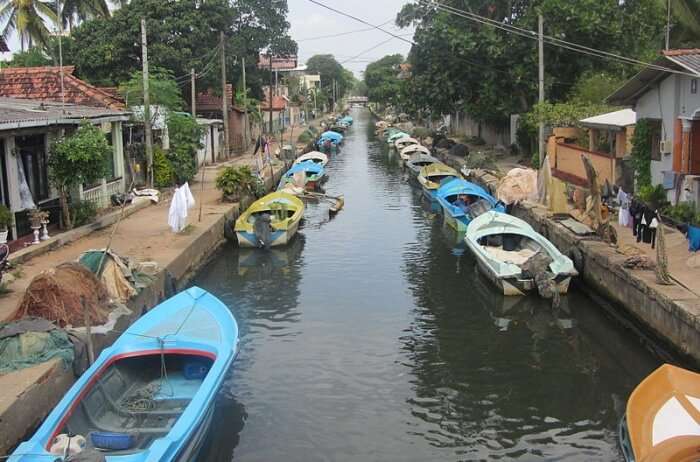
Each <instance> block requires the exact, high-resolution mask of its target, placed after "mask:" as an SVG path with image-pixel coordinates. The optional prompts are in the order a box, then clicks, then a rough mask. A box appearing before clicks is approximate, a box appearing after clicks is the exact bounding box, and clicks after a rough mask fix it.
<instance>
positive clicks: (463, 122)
mask: <svg viewBox="0 0 700 462" xmlns="http://www.w3.org/2000/svg"><path fill="white" fill-rule="evenodd" d="M450 132H451V133H452V134H453V135H455V136H464V137H472V136H480V137H481V138H483V139H484V141H486V144H490V145H501V146H510V138H511V133H510V127H509V126H505V125H504V126H503V127H497V126H493V125H488V124H485V123H482V124H479V123H478V122H476V121H475V120H473V119H472V118H471V117H469V115H467V114H465V113H462V112H460V113H456V114H452V115H451V116H450Z"/></svg>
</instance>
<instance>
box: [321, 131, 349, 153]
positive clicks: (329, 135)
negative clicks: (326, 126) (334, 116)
mask: <svg viewBox="0 0 700 462" xmlns="http://www.w3.org/2000/svg"><path fill="white" fill-rule="evenodd" d="M342 143H343V135H341V134H340V133H338V132H334V131H331V130H329V131H326V132H323V133H322V134H321V136H320V137H319V138H318V141H317V142H316V146H317V147H318V148H319V149H323V148H329V147H330V148H337V147H338V146H340V145H341V144H342Z"/></svg>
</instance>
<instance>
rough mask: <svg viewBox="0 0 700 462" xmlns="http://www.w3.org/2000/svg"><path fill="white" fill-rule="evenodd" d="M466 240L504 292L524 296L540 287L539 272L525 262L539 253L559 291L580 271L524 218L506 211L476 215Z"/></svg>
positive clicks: (482, 265) (564, 289) (566, 288)
mask: <svg viewBox="0 0 700 462" xmlns="http://www.w3.org/2000/svg"><path fill="white" fill-rule="evenodd" d="M464 240H465V241H466V243H467V246H468V247H469V249H470V250H471V252H472V253H473V254H474V256H475V257H476V260H477V263H478V266H479V269H480V270H481V271H482V272H483V273H484V274H485V275H486V276H487V277H488V278H489V279H490V280H491V281H492V282H493V283H494V284H496V286H498V287H499V288H500V289H501V291H502V292H503V294H505V295H523V294H525V293H526V292H528V291H530V290H533V289H535V290H536V289H537V288H538V287H537V281H535V276H537V275H536V274H530V273H529V272H528V270H527V269H526V268H527V265H526V263H527V262H528V261H529V260H530V259H531V258H532V257H534V256H535V255H536V254H538V253H540V252H541V253H542V254H541V257H542V258H547V261H549V265H548V266H547V268H546V271H548V272H549V273H551V274H552V278H553V282H554V284H555V286H556V290H557V292H558V293H559V294H565V293H566V292H567V291H568V289H569V282H570V281H571V277H572V276H576V275H577V274H578V273H577V272H576V269H575V268H574V264H573V262H572V261H571V259H570V258H569V257H567V256H565V255H563V254H562V253H561V252H559V250H558V249H557V248H556V247H554V245H553V244H552V243H551V242H549V241H548V240H547V239H545V237H544V236H542V235H541V234H539V233H538V232H536V231H535V230H534V229H532V226H530V225H529V224H527V223H526V222H525V221H523V220H521V219H519V218H516V217H514V216H511V215H506V214H505V213H499V212H494V211H489V212H486V213H484V214H482V215H479V216H478V217H476V218H474V219H473V220H472V221H471V222H470V223H469V226H468V227H467V232H466V236H465V237H464Z"/></svg>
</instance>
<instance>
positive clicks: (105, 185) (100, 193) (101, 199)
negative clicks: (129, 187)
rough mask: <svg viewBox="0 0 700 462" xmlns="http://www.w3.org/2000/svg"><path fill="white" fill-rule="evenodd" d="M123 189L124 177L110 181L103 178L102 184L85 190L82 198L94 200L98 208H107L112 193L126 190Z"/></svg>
mask: <svg viewBox="0 0 700 462" xmlns="http://www.w3.org/2000/svg"><path fill="white" fill-rule="evenodd" d="M123 189H124V188H123V186H122V178H117V179H114V180H111V181H109V182H107V181H106V180H102V183H101V184H100V185H98V186H95V187H94V188H90V189H85V190H83V191H82V193H81V195H80V196H81V197H80V199H81V200H84V201H90V202H93V203H94V204H95V205H96V206H97V208H105V207H107V206H108V205H109V203H110V200H109V199H110V197H111V196H112V194H119V193H121V192H124V191H123Z"/></svg>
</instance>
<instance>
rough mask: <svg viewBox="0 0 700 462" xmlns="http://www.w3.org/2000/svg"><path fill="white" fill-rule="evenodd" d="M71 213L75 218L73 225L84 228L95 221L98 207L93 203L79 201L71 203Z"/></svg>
mask: <svg viewBox="0 0 700 462" xmlns="http://www.w3.org/2000/svg"><path fill="white" fill-rule="evenodd" d="M70 213H71V216H72V217H73V225H75V226H83V225H87V224H88V223H92V222H93V221H95V217H96V216H97V206H96V205H95V203H94V202H91V201H79V202H74V203H71V205H70Z"/></svg>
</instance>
